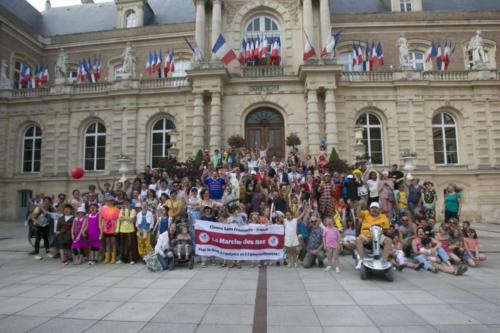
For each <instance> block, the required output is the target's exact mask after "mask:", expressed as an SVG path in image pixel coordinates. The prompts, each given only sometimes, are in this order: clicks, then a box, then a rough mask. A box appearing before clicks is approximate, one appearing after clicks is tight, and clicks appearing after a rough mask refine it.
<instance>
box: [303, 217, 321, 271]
mask: <svg viewBox="0 0 500 333" xmlns="http://www.w3.org/2000/svg"><path fill="white" fill-rule="evenodd" d="M309 222H310V224H309V225H310V226H311V229H310V230H309V237H308V239H307V242H306V255H305V257H304V261H303V262H302V266H304V268H311V267H312V266H313V265H314V263H315V262H316V259H317V260H318V266H319V267H323V260H324V259H325V253H324V252H323V251H321V248H322V247H323V229H322V228H321V227H320V221H319V217H317V216H314V215H313V216H312V217H311V220H310V221H309ZM306 228H307V229H308V228H309V226H306Z"/></svg>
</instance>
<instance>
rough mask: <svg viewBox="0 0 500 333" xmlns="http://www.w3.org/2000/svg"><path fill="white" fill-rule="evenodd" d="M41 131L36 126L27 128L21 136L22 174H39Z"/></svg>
mask: <svg viewBox="0 0 500 333" xmlns="http://www.w3.org/2000/svg"><path fill="white" fill-rule="evenodd" d="M41 151H42V130H41V129H40V127H38V126H32V127H30V128H28V129H27V130H26V131H25V132H24V135H23V161H22V172H24V173H30V172H40V159H41Z"/></svg>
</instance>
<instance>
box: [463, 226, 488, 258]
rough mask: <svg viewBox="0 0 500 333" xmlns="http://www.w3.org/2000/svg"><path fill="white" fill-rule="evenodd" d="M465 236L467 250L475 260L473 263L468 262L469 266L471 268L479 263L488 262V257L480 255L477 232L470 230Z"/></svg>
mask: <svg viewBox="0 0 500 333" xmlns="http://www.w3.org/2000/svg"><path fill="white" fill-rule="evenodd" d="M464 236H465V237H464V245H465V250H466V251H467V252H468V253H469V256H470V257H471V258H472V260H473V262H471V261H468V262H467V264H469V266H471V267H474V266H477V265H478V264H479V261H483V260H486V256H485V255H484V254H480V253H479V238H477V233H476V230H474V229H469V230H467V235H464Z"/></svg>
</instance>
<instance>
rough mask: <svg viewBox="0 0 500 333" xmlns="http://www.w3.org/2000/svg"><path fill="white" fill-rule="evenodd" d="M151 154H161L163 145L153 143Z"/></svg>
mask: <svg viewBox="0 0 500 333" xmlns="http://www.w3.org/2000/svg"><path fill="white" fill-rule="evenodd" d="M152 155H153V156H163V146H162V145H153V153H152Z"/></svg>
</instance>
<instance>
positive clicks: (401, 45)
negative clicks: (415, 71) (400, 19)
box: [396, 32, 412, 69]
mask: <svg viewBox="0 0 500 333" xmlns="http://www.w3.org/2000/svg"><path fill="white" fill-rule="evenodd" d="M396 47H397V48H398V50H399V68H401V69H404V68H411V67H412V66H411V64H410V57H409V50H410V47H409V45H408V40H407V39H406V37H405V34H404V32H402V33H400V34H399V38H398V40H397V42H396Z"/></svg>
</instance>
